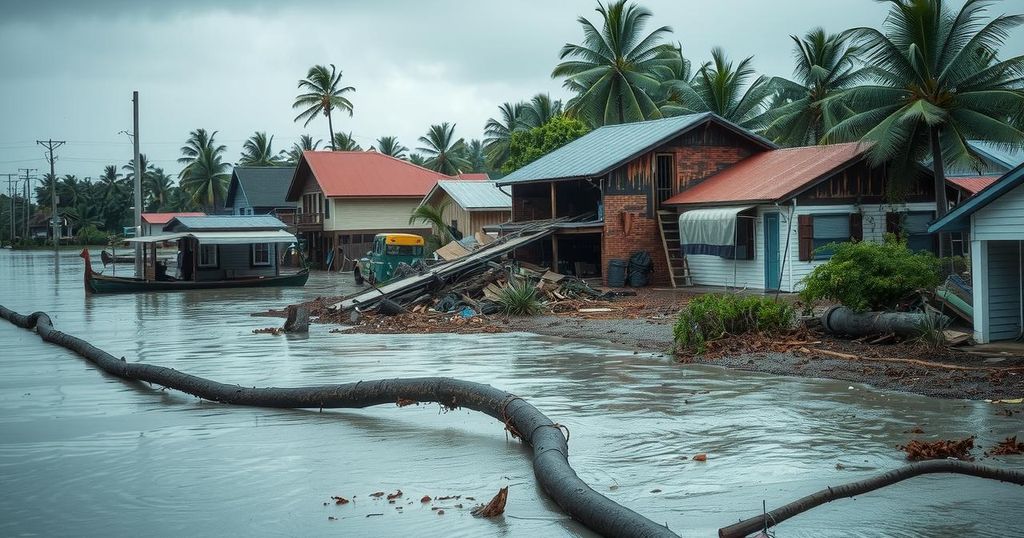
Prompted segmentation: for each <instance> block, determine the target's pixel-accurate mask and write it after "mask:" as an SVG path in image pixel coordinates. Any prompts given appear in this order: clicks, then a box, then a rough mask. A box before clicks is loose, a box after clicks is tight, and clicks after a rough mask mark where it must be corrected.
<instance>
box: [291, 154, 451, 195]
mask: <svg viewBox="0 0 1024 538" xmlns="http://www.w3.org/2000/svg"><path fill="white" fill-rule="evenodd" d="M305 167H308V169H309V170H310V171H311V172H312V173H313V176H314V177H315V178H316V181H317V183H319V184H320V189H321V190H322V191H323V193H324V195H325V196H373V197H383V196H403V197H416V198H421V197H423V195H425V194H427V192H429V191H430V189H431V188H432V187H433V186H434V184H435V183H437V180H438V179H450V178H449V177H448V176H446V175H444V174H441V173H439V172H435V171H433V170H427V169H426V168H423V167H420V166H416V165H415V164H412V163H409V162H406V161H403V160H401V159H396V158H394V157H389V156H387V155H383V154H380V153H377V152H376V151H304V152H302V159H301V160H300V161H299V165H298V167H297V170H296V176H297V177H298V176H301V175H303V174H301V172H302V171H303V169H304V168H305ZM293 181H294V179H293ZM296 189H297V186H295V185H292V186H291V188H290V189H289V193H288V196H287V198H289V199H293V200H294V199H297V191H296Z"/></svg>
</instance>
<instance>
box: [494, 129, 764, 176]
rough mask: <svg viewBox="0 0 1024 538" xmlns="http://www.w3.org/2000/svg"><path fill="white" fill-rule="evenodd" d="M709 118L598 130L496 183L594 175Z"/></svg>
mask: <svg viewBox="0 0 1024 538" xmlns="http://www.w3.org/2000/svg"><path fill="white" fill-rule="evenodd" d="M712 116H713V115H712V114H710V113H703V114H689V115H686V116H676V117H673V118H664V119H660V120H651V121H641V122H636V123H623V124H619V125H606V126H604V127H599V128H597V129H594V130H593V131H591V132H589V133H587V134H585V135H583V136H582V137H580V138H577V139H576V140H573V141H572V142H569V143H568V144H566V145H564V146H562V147H560V148H558V149H556V150H555V151H552V152H551V153H548V154H547V155H545V156H543V157H541V158H539V159H537V160H536V161H533V162H532V163H530V164H528V165H526V166H524V167H522V168H520V169H519V170H516V171H515V172H512V173H511V174H509V175H507V176H505V177H503V178H501V179H499V180H498V184H499V185H507V184H510V183H517V182H526V181H543V180H551V179H560V178H573V177H592V176H596V175H599V174H601V173H603V172H606V171H608V170H610V169H612V168H614V167H615V166H617V165H619V164H621V163H623V162H625V161H627V160H629V159H630V158H632V157H633V156H634V155H636V154H638V153H642V152H643V151H644V150H646V149H648V148H651V147H653V146H657V145H659V144H661V143H663V142H666V141H667V140H669V139H671V138H673V137H675V136H676V135H677V134H679V133H680V132H682V131H685V130H686V129H688V128H690V127H693V126H694V125H697V124H698V123H700V122H702V121H704V120H706V119H708V118H710V117H712ZM751 136H754V135H751Z"/></svg>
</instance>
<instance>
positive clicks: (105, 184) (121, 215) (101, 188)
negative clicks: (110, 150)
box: [96, 164, 132, 231]
mask: <svg viewBox="0 0 1024 538" xmlns="http://www.w3.org/2000/svg"><path fill="white" fill-rule="evenodd" d="M96 189H97V194H98V196H97V201H99V202H100V206H101V207H102V210H101V212H100V213H101V215H102V219H103V227H104V228H106V229H107V230H110V231H119V230H120V229H121V227H122V226H124V225H126V224H127V222H128V215H129V210H128V208H129V207H130V205H131V203H130V202H129V199H130V198H131V195H132V190H131V189H132V188H131V185H130V184H129V183H128V182H127V181H126V180H125V179H124V178H123V177H121V174H120V173H118V171H117V166H115V165H113V164H108V165H107V166H106V167H105V168H104V169H103V174H101V175H100V177H99V179H98V181H97V183H96Z"/></svg>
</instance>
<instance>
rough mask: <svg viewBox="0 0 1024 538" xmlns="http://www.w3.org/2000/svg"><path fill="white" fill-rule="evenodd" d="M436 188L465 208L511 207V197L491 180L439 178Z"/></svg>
mask: <svg viewBox="0 0 1024 538" xmlns="http://www.w3.org/2000/svg"><path fill="white" fill-rule="evenodd" d="M437 188H439V189H442V190H444V191H445V192H447V193H448V196H451V197H452V199H453V200H455V203H457V204H459V205H460V206H461V207H462V208H463V209H466V210H470V211H472V210H480V209H511V208H512V197H511V196H509V195H508V193H506V192H505V191H503V190H501V189H500V188H499V187H498V185H497V184H496V183H495V182H493V181H471V180H460V181H451V180H441V181H438V182H437Z"/></svg>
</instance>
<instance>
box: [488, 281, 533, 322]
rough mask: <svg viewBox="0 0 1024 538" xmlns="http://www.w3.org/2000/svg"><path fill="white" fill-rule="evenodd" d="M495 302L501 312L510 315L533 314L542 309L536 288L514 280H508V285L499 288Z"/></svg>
mask: <svg viewBox="0 0 1024 538" xmlns="http://www.w3.org/2000/svg"><path fill="white" fill-rule="evenodd" d="M497 303H498V305H500V306H501V310H502V312H504V313H506V314H508V315H510V316H533V315H536V314H539V313H540V312H541V310H543V309H544V303H543V302H542V301H541V299H540V294H538V293H537V288H535V287H533V286H531V285H529V284H528V283H526V282H516V281H515V280H510V281H509V283H508V285H506V286H505V287H504V288H502V289H501V292H500V293H498V298H497Z"/></svg>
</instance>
